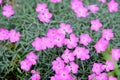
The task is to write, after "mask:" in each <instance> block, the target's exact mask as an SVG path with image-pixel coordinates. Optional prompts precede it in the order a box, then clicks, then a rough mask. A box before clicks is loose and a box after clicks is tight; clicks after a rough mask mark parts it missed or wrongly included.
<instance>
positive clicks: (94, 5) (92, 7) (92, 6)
mask: <svg viewBox="0 0 120 80" xmlns="http://www.w3.org/2000/svg"><path fill="white" fill-rule="evenodd" d="M88 9H89V10H90V11H91V12H92V13H96V12H97V11H98V10H99V7H98V5H97V4H92V5H89V6H88Z"/></svg>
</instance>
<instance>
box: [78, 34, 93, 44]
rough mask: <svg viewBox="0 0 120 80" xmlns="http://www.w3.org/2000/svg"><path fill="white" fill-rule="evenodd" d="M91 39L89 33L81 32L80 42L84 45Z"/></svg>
mask: <svg viewBox="0 0 120 80" xmlns="http://www.w3.org/2000/svg"><path fill="white" fill-rule="evenodd" d="M91 41H92V38H91V37H90V35H89V34H81V35H80V43H81V44H83V45H84V46H87V45H88V44H89V43H90V42H91Z"/></svg>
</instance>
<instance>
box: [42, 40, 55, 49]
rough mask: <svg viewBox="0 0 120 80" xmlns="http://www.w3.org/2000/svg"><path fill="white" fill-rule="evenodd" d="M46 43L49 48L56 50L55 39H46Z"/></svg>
mask: <svg viewBox="0 0 120 80" xmlns="http://www.w3.org/2000/svg"><path fill="white" fill-rule="evenodd" d="M44 42H46V47H47V48H54V46H55V42H54V38H46V40H45V41H44Z"/></svg>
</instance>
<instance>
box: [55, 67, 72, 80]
mask: <svg viewBox="0 0 120 80" xmlns="http://www.w3.org/2000/svg"><path fill="white" fill-rule="evenodd" d="M57 75H58V76H59V79H60V80H72V76H71V75H70V73H69V70H68V69H66V68H63V69H61V70H60V71H59V73H58V74H57Z"/></svg>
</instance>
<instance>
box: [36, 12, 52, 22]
mask: <svg viewBox="0 0 120 80" xmlns="http://www.w3.org/2000/svg"><path fill="white" fill-rule="evenodd" d="M51 18H52V13H50V12H49V11H48V10H45V11H44V12H40V13H39V14H38V19H39V20H40V21H41V22H45V23H49V22H50V19H51Z"/></svg>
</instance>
